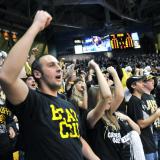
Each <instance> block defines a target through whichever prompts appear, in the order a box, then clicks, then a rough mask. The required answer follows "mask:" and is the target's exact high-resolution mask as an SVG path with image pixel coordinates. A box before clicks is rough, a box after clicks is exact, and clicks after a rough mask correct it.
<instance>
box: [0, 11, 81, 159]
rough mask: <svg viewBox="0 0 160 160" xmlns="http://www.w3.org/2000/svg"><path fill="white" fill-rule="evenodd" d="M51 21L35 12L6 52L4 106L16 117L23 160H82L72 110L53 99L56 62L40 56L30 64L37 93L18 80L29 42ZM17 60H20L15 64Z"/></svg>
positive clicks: (0, 78) (1, 75) (1, 78)
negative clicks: (28, 25) (19, 129)
mask: <svg viewBox="0 0 160 160" xmlns="http://www.w3.org/2000/svg"><path fill="white" fill-rule="evenodd" d="M51 20H52V17H51V16H50V15H49V14H48V13H47V12H45V11H38V12H37V13H36V15H35V18H34V21H33V23H32V25H31V26H30V28H29V29H28V30H27V32H26V33H25V34H24V36H23V37H22V38H21V39H20V40H19V41H18V42H17V43H16V44H15V45H14V47H13V48H12V49H11V51H10V52H9V56H8V57H7V59H6V61H5V63H4V65H3V67H2V69H1V72H0V82H1V85H2V88H3V90H4V91H5V94H6V96H7V99H8V104H9V105H12V106H13V107H12V108H13V110H14V111H15V113H16V115H17V117H18V120H19V123H20V127H21V132H22V136H23V141H24V151H25V156H26V158H25V159H26V160H53V159H54V160H82V159H83V156H82V148H81V147H82V146H81V142H80V133H79V120H78V117H77V113H76V110H75V108H74V106H73V105H72V104H71V103H69V102H67V101H65V100H62V99H61V98H59V97H58V96H57V91H58V90H59V88H60V87H61V84H62V71H61V68H60V66H59V62H58V60H57V59H56V58H55V57H53V56H52V55H44V56H42V57H40V58H38V59H36V60H35V61H34V62H33V64H32V74H33V76H34V78H35V80H36V81H37V83H38V87H39V91H34V90H29V88H28V87H27V85H26V84H25V83H24V82H23V81H22V80H21V79H19V78H18V75H19V73H20V72H21V69H22V68H23V66H24V64H25V62H26V61H27V57H28V52H29V50H30V48H31V45H32V42H33V41H34V39H35V37H36V35H37V34H38V32H40V31H42V30H43V29H44V28H46V27H47V26H48V25H49V24H50V22H51ZM17 59H20V61H19V62H18V63H15V62H17Z"/></svg>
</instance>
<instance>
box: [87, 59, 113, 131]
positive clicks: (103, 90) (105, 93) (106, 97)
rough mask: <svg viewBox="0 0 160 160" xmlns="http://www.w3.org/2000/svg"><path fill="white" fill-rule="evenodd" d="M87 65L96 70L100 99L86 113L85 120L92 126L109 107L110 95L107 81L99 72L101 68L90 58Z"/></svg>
mask: <svg viewBox="0 0 160 160" xmlns="http://www.w3.org/2000/svg"><path fill="white" fill-rule="evenodd" d="M89 67H92V68H93V69H94V70H95V72H96V75H97V79H98V84H99V90H100V99H99V100H98V101H97V105H96V107H95V108H94V109H93V110H91V111H90V112H89V113H88V115H87V120H88V122H89V124H90V126H91V128H93V127H94V126H95V124H96V123H97V121H98V120H99V119H100V118H101V117H102V116H103V114H104V111H105V110H106V109H109V108H110V102H111V97H112V95H111V91H110V88H109V86H108V84H107V81H106V79H105V77H104V76H103V73H102V72H101V69H100V68H99V66H98V64H97V63H95V62H94V61H93V60H92V61H90V62H89ZM89 98H92V97H89Z"/></svg>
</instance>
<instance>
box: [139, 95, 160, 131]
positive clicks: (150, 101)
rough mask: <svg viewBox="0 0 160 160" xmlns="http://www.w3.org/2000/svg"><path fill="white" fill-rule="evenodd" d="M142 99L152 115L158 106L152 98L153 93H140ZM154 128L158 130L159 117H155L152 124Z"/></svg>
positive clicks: (159, 124)
mask: <svg viewBox="0 0 160 160" xmlns="http://www.w3.org/2000/svg"><path fill="white" fill-rule="evenodd" d="M142 100H143V101H144V103H145V104H146V106H147V111H148V112H149V113H150V115H152V114H153V113H154V112H155V111H156V110H157V108H158V106H157V102H156V100H155V99H154V97H153V95H151V94H146V93H144V94H143V95H142ZM153 128H154V130H160V118H157V119H156V120H155V121H154V124H153Z"/></svg>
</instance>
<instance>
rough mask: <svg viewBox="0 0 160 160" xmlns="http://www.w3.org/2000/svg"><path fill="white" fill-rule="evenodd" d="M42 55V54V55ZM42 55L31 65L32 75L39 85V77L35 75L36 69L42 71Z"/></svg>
mask: <svg viewBox="0 0 160 160" xmlns="http://www.w3.org/2000/svg"><path fill="white" fill-rule="evenodd" d="M41 57H42V56H41ZM41 57H38V58H36V59H35V60H34V61H33V63H32V66H31V69H32V76H33V77H34V79H35V81H36V82H37V84H38V86H39V85H40V83H39V79H37V78H36V77H35V75H34V71H35V70H37V71H39V72H41V73H42V64H41V63H40V58H41Z"/></svg>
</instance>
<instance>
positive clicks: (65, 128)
mask: <svg viewBox="0 0 160 160" xmlns="http://www.w3.org/2000/svg"><path fill="white" fill-rule="evenodd" d="M50 108H51V113H52V120H53V121H59V132H60V133H59V134H60V137H61V138H63V139H65V138H79V137H80V133H79V123H78V117H77V114H76V112H75V111H74V110H73V109H71V108H70V109H68V108H66V109H63V108H56V107H55V106H54V105H53V104H51V105H50Z"/></svg>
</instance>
